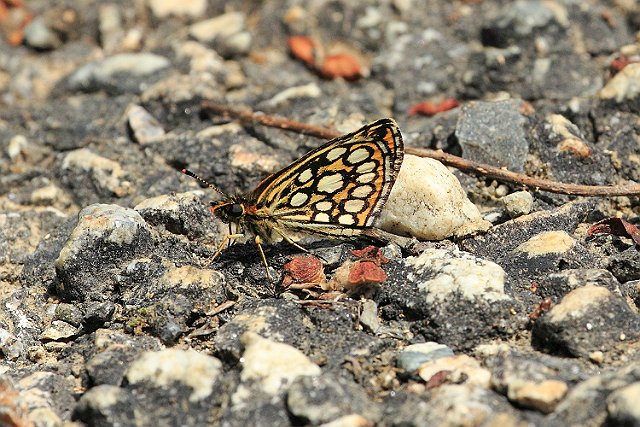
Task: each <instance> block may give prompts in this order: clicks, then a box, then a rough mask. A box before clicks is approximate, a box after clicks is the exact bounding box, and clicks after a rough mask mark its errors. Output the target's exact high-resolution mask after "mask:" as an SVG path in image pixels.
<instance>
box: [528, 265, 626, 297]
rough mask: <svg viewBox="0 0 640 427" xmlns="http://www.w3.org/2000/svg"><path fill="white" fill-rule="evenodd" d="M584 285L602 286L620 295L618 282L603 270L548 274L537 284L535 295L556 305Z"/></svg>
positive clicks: (572, 270) (574, 270)
mask: <svg viewBox="0 0 640 427" xmlns="http://www.w3.org/2000/svg"><path fill="white" fill-rule="evenodd" d="M586 285H595V286H602V287H603V288H607V289H608V290H609V291H611V293H613V294H616V295H621V286H620V282H618V281H617V280H616V278H615V277H614V276H613V275H612V274H611V273H610V272H609V271H607V270H604V269H569V270H564V271H561V272H559V273H553V274H550V275H548V276H547V278H546V280H544V281H541V282H540V283H539V284H538V289H537V291H536V294H537V295H538V296H539V297H540V298H545V297H550V298H551V299H552V300H553V302H554V303H558V302H560V300H561V299H562V297H564V296H565V295H566V294H568V293H569V292H571V291H572V290H574V289H577V288H580V287H582V286H586Z"/></svg>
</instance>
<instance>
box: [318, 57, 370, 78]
mask: <svg viewBox="0 0 640 427" xmlns="http://www.w3.org/2000/svg"><path fill="white" fill-rule="evenodd" d="M320 72H321V73H322V75H323V76H324V77H326V78H330V79H333V78H337V77H342V78H343V79H345V80H355V79H357V78H359V77H362V66H361V65H360V61H358V59H357V58H356V57H354V56H353V55H350V54H348V53H336V54H334V55H329V56H327V57H326V58H325V59H324V62H323V63H322V67H320Z"/></svg>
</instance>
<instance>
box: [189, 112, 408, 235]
mask: <svg viewBox="0 0 640 427" xmlns="http://www.w3.org/2000/svg"><path fill="white" fill-rule="evenodd" d="M403 156H404V146H403V142H402V136H401V134H400V130H399V129H398V126H397V125H396V123H395V121H394V120H393V119H381V120H378V121H376V122H373V123H370V124H368V125H366V126H364V127H362V128H361V129H359V130H357V131H355V132H352V133H349V134H346V135H343V136H340V137H338V138H335V139H332V140H331V141H329V142H327V143H326V144H324V145H322V146H320V147H318V148H316V149H315V150H312V151H311V152H309V153H307V154H305V155H304V156H302V157H301V158H299V159H298V160H296V161H295V162H293V163H292V164H290V165H289V166H287V167H285V168H284V169H282V170H280V171H279V172H276V173H274V174H272V175H270V176H268V177H267V178H265V179H264V180H263V181H262V182H261V183H260V184H258V186H257V187H256V188H255V189H254V190H253V191H251V192H249V193H246V194H243V195H227V194H226V193H224V192H222V191H220V190H219V189H218V188H217V187H215V186H214V185H212V184H209V183H207V182H206V181H204V180H203V179H201V178H198V177H197V176H196V175H195V174H193V173H192V172H189V171H186V170H183V172H184V173H185V174H187V175H190V176H192V177H194V178H196V179H199V180H200V181H201V182H203V183H204V184H207V185H208V186H209V187H211V188H213V189H214V190H216V191H217V192H219V193H220V194H221V195H222V196H223V199H222V200H221V201H219V202H212V203H211V211H212V212H213V213H214V215H216V216H217V217H218V218H220V219H221V220H222V221H223V222H225V223H235V224H236V225H237V227H238V229H239V230H242V231H243V232H244V231H248V232H250V233H251V234H253V235H255V236H257V237H258V238H259V239H260V240H264V241H267V242H273V241H276V240H279V238H281V239H284V240H286V241H287V242H289V243H292V244H294V245H295V246H297V247H300V246H298V245H297V244H296V243H295V242H294V241H293V238H292V237H291V235H290V234H291V233H306V234H316V235H323V236H328V237H333V238H352V237H355V236H358V235H361V234H364V233H366V232H367V231H368V230H370V229H371V228H372V227H373V223H374V221H375V219H376V218H377V216H378V214H379V213H380V211H381V209H382V207H383V205H384V203H385V202H386V200H387V198H388V196H389V193H390V192H391V188H392V187H393V183H394V182H395V179H396V177H397V175H398V172H399V170H400V166H401V164H402V159H403ZM256 241H257V242H258V243H259V240H256Z"/></svg>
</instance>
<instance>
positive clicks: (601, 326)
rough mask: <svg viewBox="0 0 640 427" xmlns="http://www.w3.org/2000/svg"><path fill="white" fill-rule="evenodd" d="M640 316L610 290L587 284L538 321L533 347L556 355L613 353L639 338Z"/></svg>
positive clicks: (587, 355) (533, 332)
mask: <svg viewBox="0 0 640 427" xmlns="http://www.w3.org/2000/svg"><path fill="white" fill-rule="evenodd" d="M639 328H640V316H638V315H637V314H636V313H634V312H633V311H632V310H631V309H630V308H629V306H628V305H627V303H626V301H625V300H624V299H623V298H622V297H620V296H616V295H614V294H612V293H611V292H610V291H609V290H608V289H606V288H603V287H600V286H595V285H586V286H583V287H580V288H578V289H575V290H573V291H571V292H570V293H568V294H567V295H566V296H565V297H564V298H563V299H562V301H560V303H558V304H557V305H555V306H554V307H552V308H551V310H550V311H548V312H547V313H545V314H544V315H543V316H541V317H540V318H538V320H537V321H536V322H535V324H534V326H533V329H532V331H531V339H532V344H533V346H534V347H536V348H538V349H544V350H546V351H549V352H552V353H554V354H559V355H563V354H568V355H571V356H578V357H584V358H586V357H590V356H592V353H593V352H596V351H600V352H612V351H615V350H616V348H618V347H620V346H623V347H626V346H627V341H628V340H634V339H636V338H637V337H638V336H640V332H639Z"/></svg>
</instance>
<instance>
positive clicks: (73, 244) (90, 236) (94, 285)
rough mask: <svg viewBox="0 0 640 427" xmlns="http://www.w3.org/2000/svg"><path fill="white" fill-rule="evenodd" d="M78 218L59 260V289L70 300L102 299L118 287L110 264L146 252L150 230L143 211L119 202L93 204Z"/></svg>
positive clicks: (57, 264)
mask: <svg viewBox="0 0 640 427" xmlns="http://www.w3.org/2000/svg"><path fill="white" fill-rule="evenodd" d="M78 218H79V219H78V224H77V225H76V227H75V229H74V230H73V231H72V233H71V235H70V236H69V238H68V240H67V242H66V244H65V245H64V247H63V248H62V250H61V251H60V254H59V255H58V259H57V260H56V264H55V266H56V273H57V276H58V278H59V279H60V283H59V291H60V293H61V294H62V295H64V296H65V297H67V298H70V299H79V300H81V301H84V300H87V299H91V300H97V301H101V300H104V299H106V298H108V292H109V291H110V290H111V289H112V287H113V286H114V282H113V280H114V278H113V277H111V276H110V275H109V273H107V272H108V268H107V267H106V266H107V265H113V264H114V263H117V262H118V261H122V260H123V259H126V258H128V257H131V256H133V255H134V254H136V253H139V252H141V251H142V252H144V251H145V250H146V248H147V247H148V245H149V243H150V238H151V236H150V232H149V229H148V226H147V224H146V223H145V222H144V220H143V219H142V217H141V216H140V214H138V213H137V212H136V211H134V210H133V209H127V208H122V207H120V206H117V205H104V204H96V205H91V206H88V207H86V208H84V209H83V210H82V211H80V213H79V214H78ZM109 277H111V278H109Z"/></svg>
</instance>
